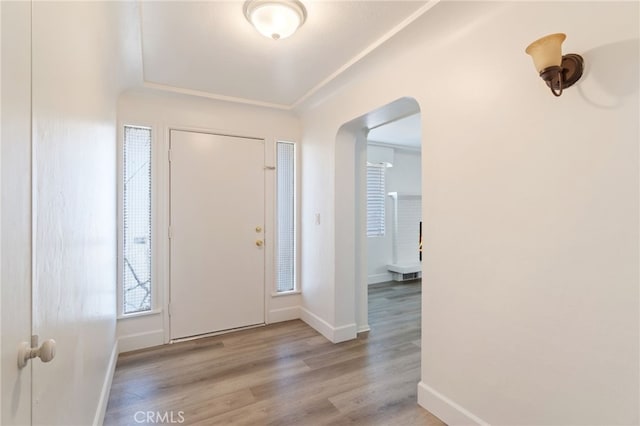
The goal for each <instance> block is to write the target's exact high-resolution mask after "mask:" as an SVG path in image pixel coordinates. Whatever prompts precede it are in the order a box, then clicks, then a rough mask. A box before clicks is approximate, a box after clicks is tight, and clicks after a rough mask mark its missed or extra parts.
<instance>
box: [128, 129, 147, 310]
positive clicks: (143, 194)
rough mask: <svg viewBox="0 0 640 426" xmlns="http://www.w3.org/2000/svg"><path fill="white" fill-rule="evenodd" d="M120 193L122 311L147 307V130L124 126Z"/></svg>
mask: <svg viewBox="0 0 640 426" xmlns="http://www.w3.org/2000/svg"><path fill="white" fill-rule="evenodd" d="M123 163H124V164H123V176H122V178H123V193H122V197H123V199H122V209H123V210H122V218H123V219H122V229H123V230H122V232H123V238H122V242H123V247H122V261H123V265H122V284H123V288H122V302H123V306H122V308H123V312H124V313H125V314H131V313H136V312H144V311H149V310H151V129H150V128H148V127H135V126H125V128H124V144H123Z"/></svg>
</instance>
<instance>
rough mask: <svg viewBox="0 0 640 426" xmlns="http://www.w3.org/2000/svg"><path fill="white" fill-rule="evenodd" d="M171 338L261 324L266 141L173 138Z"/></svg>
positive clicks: (176, 133) (201, 135)
mask: <svg viewBox="0 0 640 426" xmlns="http://www.w3.org/2000/svg"><path fill="white" fill-rule="evenodd" d="M170 149H171V155H170V158H171V302H170V316H171V338H172V339H178V338H183V337H190V336H197V335H201V334H206V333H211V332H217V331H222V330H229V329H233V328H239V327H245V326H249V325H255V324H262V323H264V300H265V299H264V265H265V262H264V259H265V252H264V250H265V249H264V247H265V246H264V241H263V238H264V231H263V228H264V200H265V197H264V141H263V140H256V139H247V138H239V137H230V136H220V135H213V134H208V133H196V132H187V131H177V130H172V131H171V142H170Z"/></svg>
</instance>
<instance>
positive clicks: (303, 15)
mask: <svg viewBox="0 0 640 426" xmlns="http://www.w3.org/2000/svg"><path fill="white" fill-rule="evenodd" d="M244 16H246V18H247V20H248V21H249V22H251V24H252V25H253V26H254V27H256V30H258V32H259V33H260V34H262V35H263V36H265V37H269V38H272V39H274V40H280V39H283V38H287V37H289V36H290V35H291V34H293V33H295V32H296V30H297V29H298V28H299V27H301V26H302V24H304V21H305V20H306V19H307V9H305V7H304V5H303V4H302V3H301V2H299V1H298V0H248V1H246V2H245V3H244Z"/></svg>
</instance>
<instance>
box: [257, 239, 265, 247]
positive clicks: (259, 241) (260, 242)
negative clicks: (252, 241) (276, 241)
mask: <svg viewBox="0 0 640 426" xmlns="http://www.w3.org/2000/svg"><path fill="white" fill-rule="evenodd" d="M263 244H264V241H262V240H256V245H257V246H258V247H262V245H263Z"/></svg>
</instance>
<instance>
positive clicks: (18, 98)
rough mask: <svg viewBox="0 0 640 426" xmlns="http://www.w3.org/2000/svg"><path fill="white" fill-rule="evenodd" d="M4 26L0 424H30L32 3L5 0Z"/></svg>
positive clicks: (1, 4)
mask: <svg viewBox="0 0 640 426" xmlns="http://www.w3.org/2000/svg"><path fill="white" fill-rule="evenodd" d="M0 14H1V16H2V22H1V24H0V27H1V28H2V37H1V39H2V49H1V51H2V60H1V61H0V62H1V63H2V83H1V84H2V91H1V92H2V108H1V111H2V139H1V140H2V155H1V158H2V162H1V164H2V191H1V193H2V208H1V216H2V228H1V231H2V234H1V235H2V286H1V289H2V294H1V295H0V299H1V302H2V303H1V318H2V333H1V340H0V347H1V348H2V358H1V359H2V363H1V367H2V370H1V371H0V378H1V379H2V380H1V383H2V389H1V390H0V394H1V395H2V400H1V402H2V404H1V405H0V412H1V414H0V424H2V425H5V426H10V425H27V424H30V423H31V368H32V364H33V363H29V364H27V365H26V366H25V367H24V368H22V369H19V368H18V345H19V344H20V343H21V342H29V341H30V339H31V48H30V45H31V3H29V2H0Z"/></svg>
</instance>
